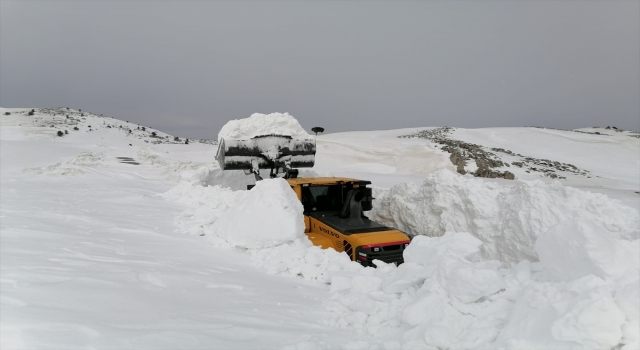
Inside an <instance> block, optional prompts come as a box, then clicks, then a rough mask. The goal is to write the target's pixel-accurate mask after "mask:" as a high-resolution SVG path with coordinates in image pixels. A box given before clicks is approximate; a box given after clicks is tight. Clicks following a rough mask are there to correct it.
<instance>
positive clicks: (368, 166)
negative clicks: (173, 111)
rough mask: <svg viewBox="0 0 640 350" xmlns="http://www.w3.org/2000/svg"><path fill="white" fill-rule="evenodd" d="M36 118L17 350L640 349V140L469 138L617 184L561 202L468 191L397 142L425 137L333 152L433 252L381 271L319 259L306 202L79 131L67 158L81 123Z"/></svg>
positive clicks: (12, 206)
mask: <svg viewBox="0 0 640 350" xmlns="http://www.w3.org/2000/svg"><path fill="white" fill-rule="evenodd" d="M29 110H30V109H5V108H2V109H0V115H1V116H0V121H1V122H2V124H1V125H2V128H0V156H1V162H0V163H1V167H0V170H1V172H0V175H1V176H0V186H1V188H0V189H1V191H0V192H1V193H2V196H1V197H0V217H1V220H0V240H1V242H0V266H1V269H0V272H1V275H0V306H1V309H2V312H1V313H0V329H2V332H0V347H1V348H3V349H4V348H9V349H10V348H18V349H19V348H33V349H45V348H65V349H72V348H113V349H125V348H152V349H171V348H194V349H195V348H219V349H228V348H234V349H241V348H285V349H363V348H371V349H408V348H415V349H435V348H440V349H482V348H485V349H495V348H502V349H549V348H562V349H593V348H602V349H614V348H615V349H622V350H631V349H637V348H640V331H639V330H640V271H639V269H640V241H639V240H638V238H639V230H640V219H639V215H640V214H638V208H640V204H639V203H640V196H639V195H638V194H637V193H635V192H636V191H639V188H640V185H638V183H637V181H636V179H638V178H640V168H639V167H638V164H637V160H638V159H640V147H637V145H638V144H637V142H638V141H637V140H638V139H637V138H636V137H632V136H630V135H627V134H629V133H626V132H614V131H610V132H609V134H611V135H610V136H607V135H597V134H588V133H584V132H573V131H561V130H548V129H537V128H486V129H473V130H469V129H456V131H455V135H457V137H459V138H460V139H463V138H464V139H465V140H467V141H468V142H474V143H478V144H482V145H485V146H488V147H502V148H505V149H511V150H513V151H516V152H520V153H523V154H524V153H526V152H530V153H527V155H529V154H530V155H531V156H536V157H541V158H548V159H551V160H559V161H566V162H570V163H573V164H576V165H579V167H581V168H584V169H587V170H589V171H590V172H591V173H592V174H594V175H596V176H594V177H592V178H582V179H577V178H569V179H567V180H563V181H560V182H557V181H553V180H551V179H548V178H539V177H536V176H533V175H531V174H526V173H523V174H520V175H521V176H520V175H518V179H519V180H515V181H508V180H495V179H478V178H471V177H468V176H461V175H459V174H456V173H454V172H453V170H454V167H453V166H452V165H451V163H450V161H449V159H448V157H449V156H448V154H447V153H445V152H443V151H441V150H440V149H439V148H438V147H437V145H434V144H433V143H431V142H430V141H428V140H423V139H401V138H397V136H399V135H406V134H409V133H411V132H412V131H415V130H416V129H410V130H407V129H405V130H391V131H372V132H353V133H341V134H329V135H322V136H319V137H318V141H317V145H318V153H317V165H316V167H314V169H313V171H312V172H305V173H307V174H309V176H316V175H330V176H331V175H335V176H353V177H357V178H363V179H366V180H372V181H373V182H374V186H377V187H376V188H375V193H374V197H376V200H375V201H374V208H375V209H374V211H373V212H369V214H370V215H371V216H372V217H373V218H376V219H378V220H379V221H383V223H384V224H387V225H392V226H395V227H398V228H399V229H402V230H405V231H406V232H408V233H410V234H412V235H415V237H414V238H413V240H412V242H411V244H410V245H409V247H408V249H407V250H406V252H405V261H406V262H405V263H404V264H402V265H400V266H397V267H396V266H395V265H388V264H384V263H382V262H379V261H377V262H376V263H377V266H378V268H376V269H373V268H364V267H362V266H360V265H359V264H357V263H353V262H351V261H350V260H349V258H348V257H347V256H346V255H345V254H344V253H338V252H336V251H334V250H331V249H327V250H322V249H320V248H319V247H315V246H313V245H312V244H311V242H310V241H309V240H308V239H307V238H306V237H305V236H304V235H303V234H302V231H303V230H304V227H303V226H302V225H303V223H302V221H301V210H302V209H301V207H300V203H299V202H298V200H297V199H296V198H295V195H294V194H293V192H292V191H291V190H290V189H289V188H288V185H286V183H285V182H284V181H283V180H280V179H275V180H265V181H261V182H259V183H257V184H256V187H254V188H253V189H252V190H250V191H246V186H247V185H248V184H254V183H255V181H254V180H253V177H252V176H245V175H244V174H243V172H241V171H228V172H222V171H220V169H219V168H218V165H217V163H216V162H215V161H214V155H215V151H216V146H215V145H211V144H204V143H198V142H192V143H190V144H189V145H185V144H179V143H174V144H171V143H168V142H167V141H164V142H158V141H159V140H160V138H158V137H151V136H149V134H150V132H152V131H153V129H151V128H148V129H147V131H141V130H139V129H137V128H136V126H135V125H132V124H131V123H126V122H124V121H118V120H114V119H111V118H106V117H100V116H96V115H93V114H90V113H86V112H83V114H85V115H84V116H83V117H80V112H79V111H75V110H70V112H69V113H71V115H72V116H74V118H76V117H77V124H74V125H77V126H78V127H79V128H80V130H78V131H71V130H70V131H69V134H68V135H65V136H63V137H57V136H55V135H56V132H57V131H58V130H64V129H65V128H69V125H68V124H65V123H66V122H68V121H65V118H64V116H53V115H51V114H50V111H43V110H37V112H36V115H35V116H27V115H26V112H27V111H29ZM5 112H10V113H11V115H8V116H7V115H4V113H5ZM263 116H264V115H263ZM289 117H290V116H289ZM287 119H288V118H287ZM291 119H293V118H292V117H291ZM293 120H295V119H293ZM289 122H291V120H289ZM287 123H288V122H287ZM296 123H297V122H296ZM51 125H54V126H51ZM89 125H91V126H92V127H91V128H89ZM107 125H110V126H112V127H111V128H107ZM287 125H289V124H287ZM120 126H121V127H120ZM287 128H289V127H284V128H283V127H280V130H289V131H287V132H290V131H292V130H294V129H295V128H290V129H287ZM89 129H91V131H89ZM128 130H131V132H129V131H128ZM238 130H240V131H242V128H241V127H239V128H237V129H236V131H238ZM246 130H248V129H245V131H246ZM300 130H301V128H300ZM300 130H298V131H300ZM153 132H156V133H157V135H159V136H161V137H162V140H168V141H170V140H171V139H172V137H171V136H170V135H166V134H164V133H161V132H159V131H153ZM585 132H594V131H593V130H591V129H589V130H586V129H585ZM221 133H222V131H221ZM236 135H239V134H236ZM307 135H308V134H307ZM560 146H561V147H560ZM634 147H635V148H634ZM590 155H592V156H593V157H591V158H590ZM118 157H120V158H118ZM123 157H129V158H131V159H132V160H133V161H134V162H135V163H138V164H137V165H134V164H132V163H131V162H129V163H128V162H125V161H123ZM573 160H575V162H574V161H573ZM597 176H599V177H597ZM265 177H266V176H265Z"/></svg>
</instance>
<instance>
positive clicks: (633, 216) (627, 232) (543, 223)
mask: <svg viewBox="0 0 640 350" xmlns="http://www.w3.org/2000/svg"><path fill="white" fill-rule="evenodd" d="M374 197H376V201H375V202H374V209H373V210H372V211H371V212H370V214H369V215H370V217H371V219H373V220H376V221H378V222H380V223H382V224H385V225H387V226H391V227H395V228H398V229H400V230H402V231H404V232H406V233H407V234H409V235H411V236H417V235H424V236H430V237H437V236H442V235H443V234H444V233H445V232H446V231H453V232H469V233H471V234H472V235H473V236H475V237H476V238H478V239H480V240H481V241H482V242H483V246H482V249H481V251H480V255H481V256H482V257H483V258H485V259H496V260H500V261H503V262H510V263H515V262H518V261H520V260H523V259H528V260H531V261H537V260H538V255H537V254H536V252H535V250H534V244H535V242H536V239H537V237H538V236H539V235H540V234H542V233H544V232H546V231H547V230H549V229H550V228H551V227H552V226H554V225H556V224H559V223H561V222H564V221H567V220H570V219H572V218H580V220H581V221H583V222H586V223H588V224H589V225H595V226H597V227H598V229H599V230H602V232H604V233H606V234H607V235H609V236H610V237H611V238H620V239H624V240H635V239H638V238H639V236H640V213H638V211H637V210H635V209H633V208H631V207H628V206H626V205H624V204H622V203H621V202H620V201H617V200H615V199H611V198H609V197H607V196H605V195H603V194H596V193H590V192H586V191H581V190H579V189H576V188H572V187H565V186H563V185H562V184H561V183H560V182H554V183H552V184H546V183H544V182H542V181H537V180H536V181H520V180H515V181H511V182H510V185H509V186H505V185H504V184H498V183H496V182H490V181H486V180H481V179H476V178H470V177H465V176H461V175H458V174H455V173H453V172H451V171H448V170H442V171H440V172H438V173H435V174H432V175H429V176H427V178H426V179H425V181H424V182H423V183H422V185H417V184H412V183H404V184H399V185H396V186H394V187H392V188H391V189H389V190H385V189H376V190H375V192H374Z"/></svg>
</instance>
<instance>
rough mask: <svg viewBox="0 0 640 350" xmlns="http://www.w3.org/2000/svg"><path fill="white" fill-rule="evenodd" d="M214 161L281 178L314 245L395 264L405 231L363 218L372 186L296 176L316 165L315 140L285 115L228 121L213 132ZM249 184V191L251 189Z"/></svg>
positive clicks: (354, 257)
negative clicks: (215, 142) (299, 208)
mask: <svg viewBox="0 0 640 350" xmlns="http://www.w3.org/2000/svg"><path fill="white" fill-rule="evenodd" d="M218 140H219V146H218V152H217V154H216V159H217V160H218V163H219V164H220V169H222V170H244V171H245V174H247V175H249V174H253V175H254V176H255V178H256V180H262V177H261V176H260V169H270V170H271V173H270V176H271V177H272V178H274V177H278V176H279V175H278V174H284V175H282V177H283V178H285V179H286V181H287V183H288V184H289V186H291V189H292V190H293V192H295V194H296V196H297V197H298V199H299V200H300V202H301V204H302V206H303V208H304V212H303V213H304V225H305V234H306V235H307V237H308V238H309V240H310V241H311V242H312V243H313V244H314V245H316V246H319V247H322V248H333V249H335V250H336V251H338V252H345V253H346V254H347V255H349V257H350V258H351V260H354V261H357V262H359V263H360V264H362V265H364V266H375V264H374V262H373V261H374V260H380V261H383V262H386V263H395V264H400V263H402V262H403V261H404V260H403V252H404V250H405V248H406V247H407V246H408V244H409V242H410V240H409V237H407V236H406V235H405V234H404V233H402V232H400V231H398V230H396V229H394V228H391V227H386V226H384V225H381V224H379V223H377V222H375V221H372V220H370V219H369V218H368V217H367V216H365V215H364V212H365V211H368V210H371V209H372V201H373V196H372V190H371V188H369V187H367V186H368V185H369V184H371V182H369V181H365V180H359V179H351V178H343V177H308V178H299V177H298V168H311V167H313V165H314V163H315V156H316V140H315V139H314V138H313V136H311V135H309V134H307V133H306V131H304V129H302V127H301V126H300V124H299V123H298V121H297V120H295V119H294V118H293V117H292V116H290V115H288V114H286V113H285V114H281V113H272V114H270V115H264V114H259V113H256V114H253V115H251V117H249V118H245V119H239V120H231V121H229V122H228V123H227V124H226V125H225V126H224V127H223V128H222V129H221V130H220V133H218ZM251 187H252V185H249V186H248V188H251Z"/></svg>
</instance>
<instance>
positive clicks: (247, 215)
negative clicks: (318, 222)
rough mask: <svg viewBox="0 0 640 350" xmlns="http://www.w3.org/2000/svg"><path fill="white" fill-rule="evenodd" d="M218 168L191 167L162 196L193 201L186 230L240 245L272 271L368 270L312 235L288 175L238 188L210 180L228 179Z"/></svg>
mask: <svg viewBox="0 0 640 350" xmlns="http://www.w3.org/2000/svg"><path fill="white" fill-rule="evenodd" d="M216 170H219V169H210V168H207V167H202V168H200V169H198V170H195V171H185V172H183V173H182V175H181V182H180V183H179V184H178V185H176V186H175V187H174V188H172V189H171V190H169V191H168V192H166V193H164V194H162V195H161V196H162V197H163V198H165V199H167V200H170V201H174V202H177V203H182V204H185V205H188V208H187V209H186V210H185V211H183V212H182V213H181V214H180V216H179V217H177V218H176V220H175V222H176V225H177V226H178V227H179V230H180V231H181V232H183V233H187V234H192V235H200V236H206V237H207V239H208V240H209V241H210V242H211V243H212V245H213V246H216V247H221V248H227V249H236V248H240V249H241V250H242V251H244V252H246V253H247V254H250V255H252V256H253V258H254V261H255V263H256V265H259V266H261V267H262V268H264V269H265V270H266V271H267V272H268V273H270V274H277V275H288V276H296V277H301V278H304V279H309V280H318V281H322V282H328V281H329V279H330V276H331V273H332V272H335V271H343V270H347V271H355V270H359V269H363V267H362V266H361V265H359V264H355V263H352V261H351V259H349V257H348V256H347V255H346V254H344V253H338V252H336V251H335V250H333V249H320V248H319V247H316V246H314V245H313V244H312V243H311V241H309V240H308V239H307V237H306V236H305V235H304V234H303V232H304V222H303V221H302V217H303V215H302V207H301V204H300V201H299V200H298V199H297V197H296V196H295V194H294V192H293V191H291V188H290V187H289V186H288V184H286V182H285V181H284V180H282V179H274V180H263V181H258V183H257V185H256V187H254V188H253V189H252V190H251V191H246V190H245V191H233V190H232V189H231V188H229V187H225V186H222V185H213V186H212V185H210V182H211V179H212V178H213V179H217V180H221V179H222V178H219V177H216V174H219V171H216ZM282 183H285V185H286V186H285V187H283V186H282ZM229 184H230V183H224V185H229ZM231 184H233V181H231ZM291 196H293V197H291ZM269 197H271V198H272V199H268V198H269ZM293 199H295V202H293ZM285 206H286V207H287V208H284V207H285ZM278 208H281V211H280V212H278ZM274 211H275V213H274ZM300 225H302V226H300Z"/></svg>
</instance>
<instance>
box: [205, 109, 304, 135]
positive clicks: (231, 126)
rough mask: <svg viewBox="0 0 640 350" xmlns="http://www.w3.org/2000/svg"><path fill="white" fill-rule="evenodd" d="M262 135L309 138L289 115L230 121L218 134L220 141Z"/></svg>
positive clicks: (260, 114) (274, 114) (273, 114)
mask: <svg viewBox="0 0 640 350" xmlns="http://www.w3.org/2000/svg"><path fill="white" fill-rule="evenodd" d="M262 135H285V136H291V137H294V138H311V135H309V134H308V133H307V132H306V131H304V129H303V128H302V126H300V123H299V122H298V120H296V119H295V118H294V117H293V116H291V115H289V113H271V114H262V113H254V114H252V115H251V116H250V117H249V118H244V119H234V120H230V121H229V122H227V124H225V125H224V126H223V127H222V129H220V132H219V133H218V140H220V139H250V138H252V137H256V136H262Z"/></svg>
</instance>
